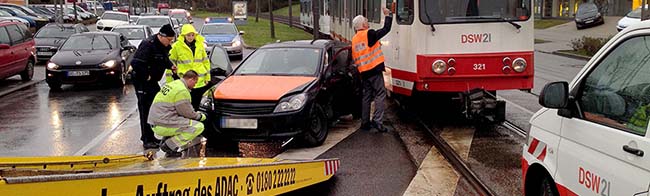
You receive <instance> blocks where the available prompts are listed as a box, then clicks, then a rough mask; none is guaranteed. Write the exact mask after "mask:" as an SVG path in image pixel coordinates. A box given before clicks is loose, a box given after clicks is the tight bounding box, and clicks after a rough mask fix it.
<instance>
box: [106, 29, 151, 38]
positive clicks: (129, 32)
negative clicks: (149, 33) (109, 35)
mask: <svg viewBox="0 0 650 196" xmlns="http://www.w3.org/2000/svg"><path fill="white" fill-rule="evenodd" d="M113 32H118V33H121V34H122V35H124V37H126V38H127V39H129V40H143V39H144V38H145V37H144V29H143V28H116V29H113Z"/></svg>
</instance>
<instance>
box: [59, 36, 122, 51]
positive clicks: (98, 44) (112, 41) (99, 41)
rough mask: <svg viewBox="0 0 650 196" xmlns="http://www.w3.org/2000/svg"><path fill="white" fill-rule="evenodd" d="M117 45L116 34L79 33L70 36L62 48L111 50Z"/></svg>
mask: <svg viewBox="0 0 650 196" xmlns="http://www.w3.org/2000/svg"><path fill="white" fill-rule="evenodd" d="M116 46H117V37H116V36H114V35H77V36H72V37H70V38H68V40H66V41H65V43H64V44H63V46H61V50H110V49H113V48H115V47H116Z"/></svg>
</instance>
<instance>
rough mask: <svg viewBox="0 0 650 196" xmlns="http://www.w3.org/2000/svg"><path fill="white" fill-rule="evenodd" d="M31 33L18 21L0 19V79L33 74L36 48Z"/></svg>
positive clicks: (23, 77)
mask: <svg viewBox="0 0 650 196" xmlns="http://www.w3.org/2000/svg"><path fill="white" fill-rule="evenodd" d="M34 45H35V43H34V39H33V38H32V33H31V32H30V31H29V29H28V28H27V26H25V25H24V24H22V23H20V22H9V21H0V79H5V78H8V77H11V76H14V75H16V74H20V78H21V79H22V80H31V79H32V76H34V64H35V63H36V48H35V47H34Z"/></svg>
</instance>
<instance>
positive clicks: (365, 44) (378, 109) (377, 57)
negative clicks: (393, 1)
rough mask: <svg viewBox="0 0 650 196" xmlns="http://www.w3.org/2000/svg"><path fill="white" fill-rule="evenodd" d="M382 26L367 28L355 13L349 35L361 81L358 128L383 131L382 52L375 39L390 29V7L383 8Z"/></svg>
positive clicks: (364, 20) (364, 18)
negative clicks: (371, 111) (371, 116)
mask: <svg viewBox="0 0 650 196" xmlns="http://www.w3.org/2000/svg"><path fill="white" fill-rule="evenodd" d="M383 12H384V15H385V16H386V18H385V19H384V27H383V28H381V29H379V30H373V29H369V25H368V19H367V18H366V17H364V16H362V15H358V16H356V17H354V19H352V25H353V27H354V30H355V32H356V34H355V35H354V37H352V58H353V60H354V64H355V66H357V69H358V70H359V73H361V85H362V94H363V98H362V100H363V101H362V107H361V130H370V129H372V128H375V129H377V130H378V131H380V132H386V131H388V129H387V128H386V127H385V126H384V125H383V122H382V118H383V116H384V99H385V98H386V88H385V87H384V78H383V73H382V72H383V71H384V54H383V53H382V51H381V44H380V43H379V40H380V39H381V38H382V37H384V36H385V35H386V34H388V32H390V28H391V23H392V19H393V18H392V16H391V15H390V14H391V13H390V10H388V9H386V8H383ZM373 100H374V102H375V111H374V113H373V119H372V122H371V120H370V105H371V103H372V102H373Z"/></svg>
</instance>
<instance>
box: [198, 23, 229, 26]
mask: <svg viewBox="0 0 650 196" xmlns="http://www.w3.org/2000/svg"><path fill="white" fill-rule="evenodd" d="M224 25H227V26H235V24H234V23H205V24H203V26H224Z"/></svg>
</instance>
